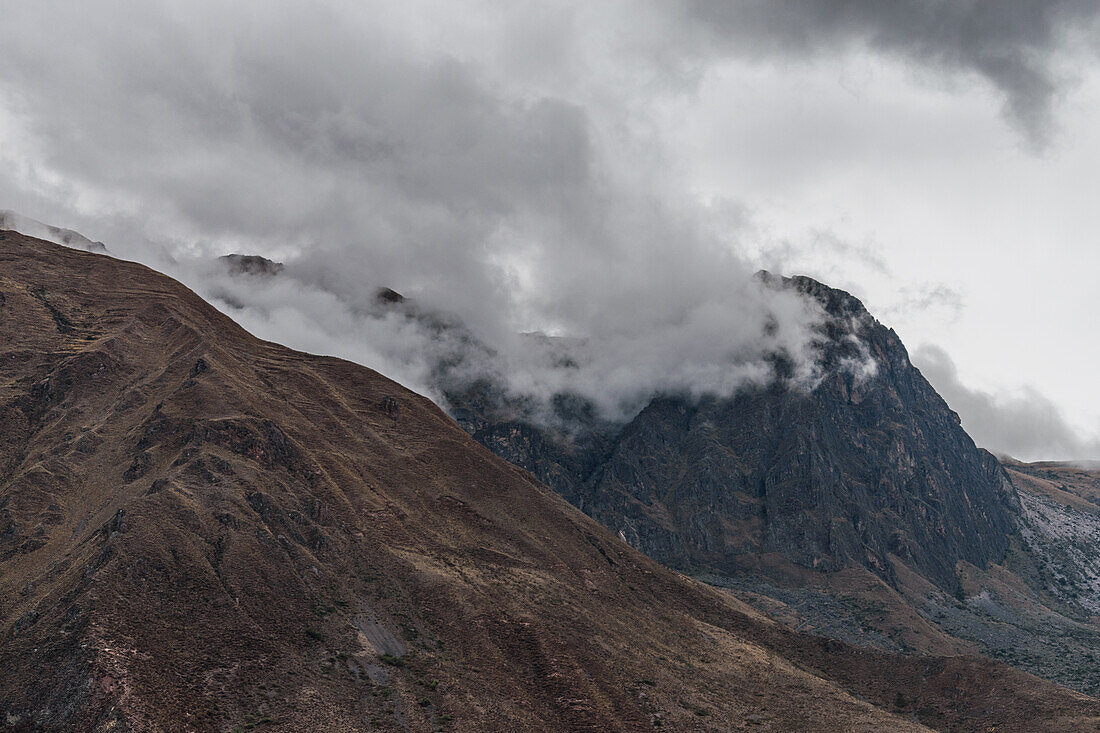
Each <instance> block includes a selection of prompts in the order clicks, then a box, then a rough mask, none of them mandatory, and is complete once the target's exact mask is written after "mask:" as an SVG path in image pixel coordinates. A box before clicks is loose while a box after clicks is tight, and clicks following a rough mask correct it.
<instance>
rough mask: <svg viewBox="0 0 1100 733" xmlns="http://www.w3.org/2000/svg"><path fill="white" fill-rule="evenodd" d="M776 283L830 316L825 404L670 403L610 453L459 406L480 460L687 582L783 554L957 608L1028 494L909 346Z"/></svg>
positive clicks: (761, 393) (608, 445)
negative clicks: (969, 573)
mask: <svg viewBox="0 0 1100 733" xmlns="http://www.w3.org/2000/svg"><path fill="white" fill-rule="evenodd" d="M771 282H772V284H773V286H774V287H785V288H793V289H795V290H797V291H798V292H800V293H803V294H804V295H806V296H807V297H811V298H815V299H817V300H818V301H819V302H820V303H821V304H822V306H823V307H824V309H825V312H826V313H827V315H828V319H829V320H828V323H827V325H826V327H825V332H824V333H823V334H822V336H823V339H822V343H823V346H822V350H821V364H820V368H821V372H822V376H821V379H820V381H819V382H818V383H817V384H816V385H815V386H814V387H813V388H812V389H805V388H802V387H800V386H796V385H793V384H791V383H789V382H788V381H787V380H785V379H782V378H779V379H776V380H774V381H773V382H772V383H771V384H770V385H769V386H767V387H761V388H756V389H745V390H742V391H741V392H739V393H738V394H736V395H734V396H732V397H729V398H718V397H708V398H703V399H692V398H689V397H685V396H679V395H659V396H657V397H655V398H654V399H653V400H652V401H651V402H650V403H649V404H648V405H647V406H646V407H645V408H644V409H643V410H642V411H641V412H640V413H639V414H638V415H637V416H636V417H634V418H633V419H632V420H630V421H629V422H628V423H627V424H625V425H620V426H612V427H611V429H610V431H609V429H608V427H607V426H601V427H600V428H599V430H601V431H603V432H604V435H603V436H601V438H602V439H595V438H593V437H591V436H588V435H586V432H587V431H586V426H581V428H580V429H579V430H576V429H574V430H566V431H554V430H551V429H547V428H543V427H542V426H540V425H539V424H537V423H536V422H533V421H532V420H530V419H528V418H527V416H524V415H522V414H521V415H519V416H517V417H514V418H513V419H511V420H507V421H500V420H494V419H492V418H491V417H486V415H485V414H484V411H483V410H478V409H477V404H476V402H475V401H474V400H471V399H469V398H468V397H467V395H466V394H464V393H461V392H456V391H451V392H450V393H449V394H448V399H449V400H450V401H451V403H452V404H453V405H455V410H456V414H457V415H458V416H459V420H460V422H461V423H462V424H463V425H465V426H466V427H467V429H468V430H469V431H470V432H471V433H472V434H473V435H474V437H475V438H477V439H478V440H479V441H480V442H482V443H483V444H484V445H486V446H488V447H490V448H491V449H493V450H495V451H497V452H498V453H500V454H501V455H505V456H506V457H508V458H509V459H510V460H512V461H513V462H515V463H517V464H518V465H521V466H523V467H524V468H527V469H529V470H531V471H532V472H533V473H534V474H535V475H536V476H537V477H539V478H540V479H542V480H543V481H545V482H546V483H548V484H549V485H551V486H553V487H554V488H556V489H557V490H558V491H559V492H560V493H562V494H563V495H564V496H566V497H567V498H568V499H569V500H570V501H571V502H572V503H574V504H575V505H577V506H578V507H581V508H582V509H584V510H585V511H586V512H587V513H588V514H590V515H591V516H593V517H595V518H596V519H598V520H600V521H601V523H603V524H604V525H605V526H607V527H609V528H611V529H612V530H614V531H616V532H617V533H618V534H619V535H620V537H622V538H624V539H626V540H627V541H629V542H630V543H631V544H632V545H634V546H635V547H638V548H639V549H641V550H642V551H643V552H645V553H646V554H648V555H650V556H651V557H654V558H656V559H658V560H660V561H661V562H663V563H665V564H668V565H671V566H673V567H676V568H679V569H683V570H693V571H695V570H705V571H711V572H723V573H728V572H735V571H737V570H742V569H745V568H746V567H751V566H754V565H757V564H759V562H760V561H761V557H762V556H764V555H768V554H774V555H778V556H780V557H782V558H783V559H785V560H787V561H789V562H791V563H793V564H794V565H797V566H800V567H806V568H816V569H819V570H822V571H830V570H841V569H843V568H847V567H852V566H862V567H865V568H867V569H868V570H870V571H872V572H874V573H875V574H877V575H879V576H880V577H882V578H883V579H885V580H887V581H888V582H896V572H895V568H894V560H895V559H897V560H900V561H902V562H904V563H906V564H908V565H909V566H911V567H912V568H913V569H914V570H916V571H917V572H918V573H920V575H922V576H923V577H925V578H927V579H929V580H930V581H932V582H933V583H934V584H935V585H937V586H938V587H940V588H942V589H945V590H948V591H952V592H953V591H954V590H955V589H956V588H957V587H958V583H959V579H958V575H957V569H956V568H957V565H958V564H959V563H960V562H966V563H970V564H972V565H976V566H979V567H985V566H987V565H989V564H990V563H992V562H999V561H1000V560H1002V559H1003V558H1004V556H1005V553H1006V552H1007V550H1008V548H1009V536H1010V535H1011V534H1012V533H1013V531H1014V529H1015V519H1014V518H1015V517H1016V516H1017V515H1018V514H1019V512H1020V508H1019V501H1018V499H1017V497H1016V492H1015V490H1014V489H1013V487H1012V485H1011V483H1010V482H1009V480H1008V478H1007V477H1006V476H1005V474H1004V471H1003V470H1002V469H1001V466H1000V464H999V463H998V462H997V459H996V458H995V457H994V456H993V455H991V454H989V453H988V452H986V451H982V450H979V449H978V448H976V447H975V445H974V443H973V441H972V440H971V439H970V438H969V436H968V435H967V434H966V433H965V432H964V431H963V429H962V428H961V427H960V424H959V418H958V416H957V415H956V414H955V413H954V412H952V411H951V409H950V408H949V407H948V406H947V404H946V403H945V402H944V401H943V400H942V399H941V398H940V397H939V395H938V394H937V393H936V392H935V390H934V389H933V388H932V387H931V386H930V385H929V384H928V382H927V381H925V380H924V378H923V377H922V376H921V375H920V373H919V372H918V371H917V370H916V369H915V368H914V367H913V366H912V364H911V363H910V362H909V358H908V354H907V353H906V351H905V348H904V346H903V345H902V344H901V341H900V340H899V339H898V337H897V334H895V333H894V332H893V331H892V330H890V329H887V328H886V327H884V326H883V325H881V324H880V323H879V322H878V321H876V320H875V319H874V318H873V317H871V315H870V314H869V313H868V312H867V310H866V309H865V308H864V307H863V305H862V304H861V303H860V302H859V301H858V300H857V299H856V298H854V297H852V296H851V295H849V294H847V293H844V292H843V291H839V290H834V289H831V288H828V287H826V286H824V285H822V284H820V283H818V282H816V281H814V280H811V279H809V278H803V277H798V278H790V279H782V280H780V279H778V278H771ZM851 365H865V368H866V369H868V370H870V371H869V372H868V373H864V372H863V371H861V369H864V366H861V367H860V368H858V369H853V368H851ZM846 367H847V368H846ZM609 432H610V433H611V434H609V435H608V434H607V433H609ZM576 435H581V436H584V437H583V438H582V441H580V442H578V441H577V440H576V439H575V436H576ZM504 436H509V437H504Z"/></svg>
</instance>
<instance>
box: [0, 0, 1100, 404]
mask: <svg viewBox="0 0 1100 733" xmlns="http://www.w3.org/2000/svg"><path fill="white" fill-rule="evenodd" d="M902 5H904V6H906V7H909V6H912V8H918V6H919V9H909V10H903V9H899V8H901V6H902ZM985 5H986V4H983V3H960V4H957V5H956V4H953V3H947V2H933V3H922V4H897V3H881V4H880V3H871V2H842V3H829V2H824V1H823V0H822V1H821V2H812V3H807V4H795V3H788V2H775V3H773V2H755V1H750V2H743V3H735V4H725V5H719V4H709V5H703V4H695V3H690V2H688V3H685V4H673V3H663V2H651V3H634V2H616V1H613V0H611V1H609V2H606V3H603V2H601V3H585V2H565V3H561V4H560V5H554V6H552V7H547V6H544V5H542V4H533V3H523V2H519V3H514V4H513V3H504V4H501V3H492V2H489V3H479V2H472V3H438V2H419V3H413V4H412V5H410V6H408V7H406V6H404V5H402V6H398V5H395V4H394V3H390V2H381V1H377V2H373V1H370V0H368V1H365V2H352V1H351V0H331V1H329V2H319V3H308V4H290V5H287V4H278V5H273V4H271V3H268V2H259V1H258V0H253V1H250V2H241V3H230V4H226V3H220V2H213V1H212V0H195V1H194V2H190V3H188V4H187V5H186V7H182V6H180V5H179V4H178V3H171V2H166V1H162V0H150V1H149V2H143V3H140V4H138V5H135V4H133V3H128V2H121V1H119V0H97V1H94V2H86V3H79V4H71V3H59V2H52V1H50V0H45V1H44V2H35V3H17V4H13V5H12V7H10V8H5V13H4V22H3V23H2V24H0V46H2V47H3V49H4V63H3V64H2V65H0V197H3V201H4V205H5V206H11V207H12V208H16V209H18V210H20V211H21V212H22V213H25V214H28V215H30V216H33V217H34V218H36V219H40V220H42V221H48V222H51V223H55V224H61V225H63V226H67V227H72V228H73V229H76V230H79V231H82V232H84V233H85V234H88V235H90V236H92V237H93V238H95V239H101V240H103V241H106V242H108V244H109V246H110V247H111V249H112V251H114V252H116V253H117V254H118V255H120V256H123V257H128V258H133V259H137V260H140V261H143V262H146V263H147V264H150V265H153V266H155V267H158V268H159V269H164V270H167V271H169V272H170V273H172V274H175V275H177V276H178V277H180V278H181V279H182V280H184V282H186V283H187V284H188V285H190V286H191V287H193V288H194V289H196V290H197V291H199V292H200V293H202V294H203V295H206V296H207V297H210V298H212V299H214V300H215V301H216V302H218V303H219V304H220V305H221V307H223V308H226V309H228V310H230V311H232V312H233V314H234V316H236V317H237V318H239V319H240V320H241V321H242V322H243V323H244V324H245V325H246V326H248V327H249V328H251V329H252V330H254V331H255V332H256V333H258V334H260V335H261V336H264V337H265V338H270V339H273V340H277V341H281V342H283V343H287V344H289V345H291V346H295V347H298V348H302V349H307V350H310V351H315V352H324V353H330V354H337V355H340V356H346V357H348V358H351V359H354V360H356V361H359V362H362V363H364V364H367V365H369V366H372V367H375V368H377V369H379V370H381V371H383V372H385V373H387V374H389V375H391V376H394V377H396V378H398V379H400V380H402V381H404V382H406V383H407V384H409V385H410V386H413V387H414V388H418V389H422V390H428V389H431V385H432V383H433V382H432V379H431V374H429V373H427V372H426V371H425V370H426V369H429V367H425V365H424V364H423V363H421V362H418V361H417V359H416V357H415V356H414V355H415V354H416V353H417V352H418V351H420V350H422V349H423V348H424V343H422V342H423V340H424V338H425V332H424V330H423V328H422V324H421V323H420V322H418V321H416V320H415V319H414V320H413V321H410V320H409V319H408V318H406V317H404V316H400V315H394V314H389V313H379V312H378V311H377V308H376V305H377V304H376V303H375V301H374V297H375V293H376V291H377V289H378V288H380V287H390V288H393V289H395V290H398V291H400V292H402V293H404V294H406V295H408V296H410V297H412V298H413V299H414V300H415V302H417V303H418V304H420V307H422V308H424V310H425V311H426V312H430V313H436V314H438V313H449V314H453V317H454V319H455V320H456V321H458V322H461V323H462V324H464V328H466V329H468V330H469V333H468V335H466V336H461V335H456V334H459V333H460V332H459V331H457V330H451V331H448V333H447V336H445V337H443V338H442V341H441V343H440V344H437V346H438V348H441V349H443V350H444V352H446V353H449V352H448V350H451V349H459V350H461V349H462V348H465V345H468V344H469V343H472V342H476V343H478V344H480V345H481V346H479V347H478V348H479V349H485V350H487V351H486V352H485V353H487V354H491V355H492V357H493V359H494V360H496V361H497V362H498V363H499V364H502V365H504V366H503V367H501V368H502V369H503V370H504V371H505V373H506V376H507V379H508V380H509V383H510V385H511V386H512V387H513V388H514V389H516V390H517V391H520V392H522V393H525V394H534V395H545V394H548V393H551V392H553V391H557V390H561V389H567V388H568V389H574V390H577V391H580V392H582V393H585V394H591V395H593V396H601V399H602V400H603V402H604V406H605V407H606V409H607V410H608V411H612V412H613V411H615V410H622V409H626V408H624V407H623V405H629V404H631V403H632V402H633V401H636V400H637V398H638V395H643V394H647V393H651V392H652V391H654V390H661V389H687V390H690V391H696V392H701V391H717V392H723V393H726V392H729V391H731V390H733V389H736V388H737V387H738V386H739V385H740V384H744V383H745V382H746V381H750V382H751V381H759V380H760V379H762V378H766V375H767V374H768V371H769V370H768V366H767V365H768V356H769V355H770V354H772V353H774V352H776V351H782V352H785V353H787V354H788V355H789V356H790V357H791V359H792V360H793V361H794V363H795V365H796V368H797V369H798V371H799V372H800V373H801V374H803V375H811V374H812V373H813V369H814V325H815V324H816V322H817V320H818V319H819V318H820V317H821V314H820V312H819V310H818V308H817V307H816V305H814V304H812V303H807V302H806V301H805V300H803V299H801V298H799V297H797V296H795V295H793V294H792V293H789V292H782V291H775V290H771V289H768V288H762V287H761V286H760V285H759V283H757V282H756V281H754V280H753V277H752V273H753V271H754V270H755V269H756V267H755V266H754V265H753V264H752V263H751V257H749V256H748V255H746V254H745V252H746V249H747V248H746V246H745V239H746V238H750V237H751V236H752V234H753V233H752V232H751V230H750V229H749V228H746V225H745V223H744V219H745V215H744V210H743V207H742V206H741V204H740V203H738V202H733V203H730V204H728V205H727V206H716V205H713V204H710V203H707V202H705V201H703V200H702V199H701V197H700V196H699V195H698V194H697V193H696V192H695V191H694V190H693V188H692V184H691V181H690V180H688V179H689V176H688V175H687V174H686V173H685V171H684V170H683V169H681V168H680V165H679V161H677V160H676V159H675V156H674V155H673V154H672V151H670V150H669V149H668V148H667V146H666V145H665V144H664V143H665V142H666V141H665V139H664V138H663V137H662V135H663V134H664V132H667V131H662V129H661V124H666V123H662V122H661V120H667V119H668V118H669V114H670V110H675V109H676V108H677V105H678V104H681V103H682V102H683V100H684V99H687V98H690V97H691V95H692V94H694V93H695V91H696V90H697V88H698V87H697V83H698V81H699V79H700V78H701V76H702V75H705V73H706V70H707V68H709V66H710V65H714V64H720V63H721V62H722V60H723V59H728V58H733V57H737V58H745V57H747V56H751V57H753V58H759V59H762V60H765V61H767V62H776V63H779V64H786V63H789V62H792V61H795V62H797V61H799V60H805V59H811V58H813V57H814V54H815V53H819V52H821V51H822V50H829V49H836V48H842V47H844V48H846V47H848V46H853V45H854V46H859V48H860V49H862V50H861V52H863V53H869V54H886V55H890V56H897V57H901V58H903V59H905V60H907V61H911V62H913V64H915V65H918V66H923V67H927V68H929V69H932V70H933V71H935V72H936V73H939V72H944V73H946V74H947V75H948V76H951V75H957V74H958V73H960V72H961V73H963V74H978V75H979V76H981V77H982V78H983V79H986V80H987V81H989V82H990V83H992V84H993V85H994V86H996V87H997V88H998V89H1001V90H1002V91H1003V93H1004V95H1005V98H1006V100H1007V101H1006V104H1007V106H1008V112H1009V116H1010V118H1011V119H1012V120H1013V121H1014V124H1017V125H1019V126H1020V127H1021V129H1023V130H1024V131H1025V133H1026V134H1027V135H1029V136H1030V137H1032V138H1035V139H1036V140H1039V139H1041V138H1042V137H1043V135H1044V134H1045V130H1046V129H1047V127H1048V118H1049V116H1050V110H1051V104H1052V100H1053V99H1054V97H1055V96H1056V93H1057V90H1058V89H1059V88H1060V87H1059V80H1058V79H1057V75H1056V74H1055V73H1054V71H1053V66H1052V64H1053V58H1054V56H1055V51H1056V47H1057V46H1058V44H1059V43H1060V40H1061V38H1062V36H1063V35H1065V33H1066V32H1067V31H1066V28H1068V27H1069V26H1072V25H1074V24H1076V25H1077V26H1080V27H1085V26H1087V23H1088V22H1091V19H1092V15H1091V14H1090V13H1088V12H1086V9H1085V7H1084V6H1083V5H1081V6H1078V5H1075V4H1072V3H1061V4H1060V3H1036V4H1035V5H1034V6H1032V5H1030V4H1025V3H1022V2H1021V3H1014V4H1013V7H1014V8H1016V10H1017V11H1018V15H1019V17H1017V16H1016V15H1012V14H1011V13H1010V14H1008V15H1011V20H1004V19H1001V20H1000V21H999V22H991V21H992V20H996V18H993V17H991V16H989V15H988V13H987V12H986V11H983V10H981V9H980V8H983V7H985ZM1017 5H1018V7H1017ZM887 7H889V8H890V9H887ZM956 7H958V8H965V10H958V9H955V8H956ZM1033 7H1041V8H1045V10H1042V11H1038V10H1032V9H1031V8H1033ZM720 8H725V9H720ZM731 9H732V10H731ZM989 12H993V11H989ZM994 15H995V14H994ZM997 17H999V16H997ZM1006 17H1008V16H1006ZM987 21H990V22H987ZM748 144H751V141H749V142H748ZM821 242H822V244H821V245H820V246H821V247H823V248H825V249H828V250H829V251H830V252H832V253H833V254H835V255H837V256H840V255H843V256H846V257H857V258H862V259H863V260H865V262H866V265H867V266H868V267H870V268H875V267H882V263H881V261H878V260H876V257H875V255H874V253H873V252H871V251H869V250H861V249H857V250H853V249H851V248H848V249H845V247H846V245H844V243H842V242H840V241H839V240H828V237H827V236H825V235H823V237H822V238H821ZM229 252H240V253H246V254H261V255H266V256H269V257H272V258H275V259H279V260H281V261H284V262H285V263H286V269H285V270H284V272H283V273H281V274H280V276H279V278H278V279H277V282H276V283H275V284H269V285H270V287H268V286H265V287H264V288H261V287H258V286H254V285H251V284H247V283H246V282H245V281H244V280H243V279H237V280H233V281H230V280H228V279H227V278H229V277H230V276H229V275H228V274H226V273H224V272H220V271H217V270H216V269H211V266H210V265H209V262H211V261H212V260H213V258H214V257H215V256H216V255H222V254H226V253H229ZM265 288H266V289H265ZM532 331H537V332H541V333H543V334H546V335H548V336H551V337H566V338H565V339H563V340H556V341H547V342H545V343H550V344H554V348H553V349H550V350H547V349H532V348H531V347H530V343H531V340H530V339H527V340H525V341H522V343H523V344H525V346H524V347H523V348H520V347H518V346H517V339H522V337H519V336H517V335H516V334H519V333H524V332H532ZM435 337H437V338H438V337H439V335H438V334H435ZM452 338H453V339H456V340H455V341H454V342H453V343H451V342H450V341H449V339H452ZM561 349H565V350H566V351H568V352H569V354H568V358H567V359H566V361H567V362H568V363H569V364H570V366H569V368H568V369H559V368H546V363H547V362H550V363H551V364H554V363H556V360H559V359H560V358H561V356H560V354H558V353H557V352H558V351H560V350H561ZM476 351H477V350H476V349H475V350H474V351H472V352H470V353H471V354H472V353H475V352H476ZM531 354H534V355H531ZM463 358H464V359H473V357H471V356H469V355H467V356H464V357H463Z"/></svg>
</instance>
